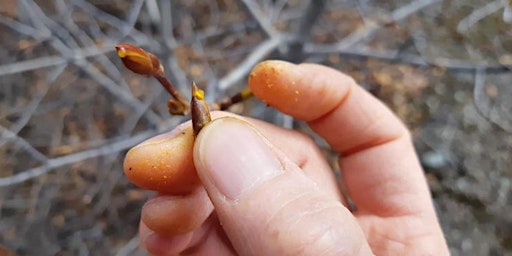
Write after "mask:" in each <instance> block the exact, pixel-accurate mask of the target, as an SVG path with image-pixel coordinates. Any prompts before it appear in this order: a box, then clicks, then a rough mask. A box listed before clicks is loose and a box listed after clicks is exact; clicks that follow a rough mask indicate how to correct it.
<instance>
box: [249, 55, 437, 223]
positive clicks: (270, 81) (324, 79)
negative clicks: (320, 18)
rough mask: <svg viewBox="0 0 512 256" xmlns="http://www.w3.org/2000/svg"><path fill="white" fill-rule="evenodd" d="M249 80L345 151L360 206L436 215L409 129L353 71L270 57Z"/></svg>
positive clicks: (345, 168) (267, 98) (353, 193)
mask: <svg viewBox="0 0 512 256" xmlns="http://www.w3.org/2000/svg"><path fill="white" fill-rule="evenodd" d="M249 86H250V88H251V90H252V91H253V92H254V94H255V95H256V96H257V97H258V98H260V99H262V100H263V101H264V102H266V103H267V104H269V105H270V106H273V107H275V108H277V109H279V110H280V111H283V112H285V113H287V114H289V115H292V116H294V117H296V118H299V119H302V120H305V121H307V122H308V124H309V125H310V126H311V128H312V129H313V130H314V131H315V132H317V133H318V134H319V135H321V136H322V137H323V138H325V139H326V140H327V142H328V143H329V144H330V145H331V146H332V148H333V149H335V150H336V151H338V152H340V153H341V155H342V158H341V160H340V167H341V168H342V170H343V177H344V181H345V183H346V186H347V189H348V190H349V192H350V194H351V196H352V197H353V199H354V202H355V203H356V205H357V206H358V209H360V210H361V211H360V212H365V211H366V212H372V213H374V214H385V215H393V214H406V213H411V212H417V211H420V212H428V213H430V214H432V215H433V213H434V211H433V207H432V204H431V202H430V197H429V193H428V189H427V186H426V182H425V179H424V177H423V174H422V171H421V167H420V166H419V165H418V161H417V159H416V157H415V153H414V149H413V147H412V143H411V142H410V138H409V133H408V131H407V129H406V128H405V126H404V125H403V124H402V123H401V122H400V121H399V120H398V118H397V117H396V116H395V115H394V114H393V113H392V112H391V111H390V110H389V109H388V108H386V107H385V106H384V105H383V104H382V103H381V102H380V101H379V100H377V99H376V98H374V97H373V96H372V95H370V94H369V93H367V92H366V91H365V90H363V89H362V88H361V87H359V86H357V85H356V84H355V82H354V81H353V80H352V79H351V78H350V77H348V76H346V75H344V74H342V73H340V72H338V71H336V70H334V69H331V68H328V67H325V66H320V65H314V64H301V65H294V64H291V63H287V62H282V61H267V62H263V63H261V64H259V65H258V66H257V67H256V68H255V69H254V70H253V72H252V73H251V75H250V78H249ZM384 211H385V213H384Z"/></svg>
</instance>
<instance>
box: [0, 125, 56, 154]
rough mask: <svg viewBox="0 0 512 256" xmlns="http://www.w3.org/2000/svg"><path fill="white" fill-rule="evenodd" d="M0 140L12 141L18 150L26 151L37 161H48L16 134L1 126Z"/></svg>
mask: <svg viewBox="0 0 512 256" xmlns="http://www.w3.org/2000/svg"><path fill="white" fill-rule="evenodd" d="M0 138H2V139H5V140H6V141H13V142H14V144H16V145H18V146H19V147H20V148H22V149H24V150H25V151H27V153H29V154H30V155H31V156H32V157H34V158H35V159H37V160H38V161H41V162H45V161H47V160H48V158H47V157H46V156H45V155H43V153H41V152H39V150H37V149H35V148H34V147H33V146H32V145H31V144H30V143H29V142H27V141H26V140H25V139H23V138H21V137H19V136H18V135H17V134H15V133H13V132H11V131H9V129H7V128H5V127H3V126H0Z"/></svg>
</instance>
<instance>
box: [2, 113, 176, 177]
mask: <svg viewBox="0 0 512 256" xmlns="http://www.w3.org/2000/svg"><path fill="white" fill-rule="evenodd" d="M174 125H175V124H174V123H172V124H165V125H163V126H162V127H160V128H159V129H158V130H157V131H155V130H146V131H144V132H141V133H139V134H137V135H135V136H133V137H129V138H126V139H122V140H117V141H115V140H114V141H105V144H104V145H103V146H101V147H98V148H92V149H87V150H84V151H81V152H78V153H74V154H69V155H64V156H61V157H56V158H52V159H48V160H46V161H44V164H43V165H42V166H39V167H35V168H31V169H28V170H25V171H22V172H20V173H18V174H15V175H13V176H9V177H3V178H0V187H6V186H12V185H16V184H19V183H22V182H24V181H27V180H30V179H33V178H36V177H39V176H40V175H43V174H46V173H48V172H50V171H52V170H55V169H56V168H58V167H62V166H65V165H68V164H72V163H76V162H79V161H83V160H86V159H90V158H94V157H98V156H104V155H112V154H116V153H119V152H120V151H123V150H126V149H128V148H130V147H132V146H133V145H135V144H137V143H140V142H142V141H143V140H145V139H147V138H149V137H151V136H154V135H155V134H156V133H157V132H159V131H163V130H167V129H169V128H170V127H173V126H174ZM2 132H5V130H3V131H2ZM7 133H9V132H7ZM16 138H19V137H16ZM19 139H20V140H22V139H21V138H19ZM20 143H23V142H22V141H20ZM25 144H27V147H29V148H31V147H32V146H30V144H28V143H26V142H25ZM42 157H44V156H42ZM44 158H46V157H44Z"/></svg>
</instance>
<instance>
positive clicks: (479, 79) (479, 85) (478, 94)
mask: <svg viewBox="0 0 512 256" xmlns="http://www.w3.org/2000/svg"><path fill="white" fill-rule="evenodd" d="M485 79H486V73H485V70H483V69H477V70H476V71H475V85H474V86H473V101H474V104H475V109H476V111H477V112H478V113H479V114H480V116H482V117H483V118H484V119H485V120H487V122H489V123H490V124H492V125H493V126H496V127H497V128H499V129H501V130H503V131H505V132H508V133H512V128H510V127H506V126H504V125H502V124H500V123H499V122H496V121H494V120H492V118H491V116H490V112H491V110H490V109H487V111H486V110H484V109H483V108H482V106H481V105H480V104H479V103H481V102H482V101H484V97H485V96H484V90H485Z"/></svg>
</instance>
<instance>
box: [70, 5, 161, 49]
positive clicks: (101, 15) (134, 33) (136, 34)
mask: <svg viewBox="0 0 512 256" xmlns="http://www.w3.org/2000/svg"><path fill="white" fill-rule="evenodd" d="M72 2H73V4H74V5H76V6H79V7H80V8H82V9H83V10H84V11H85V12H87V13H90V14H91V16H92V17H97V18H98V19H101V20H103V21H105V22H107V23H109V24H110V25H112V26H113V27H117V28H119V30H120V31H121V33H122V35H121V37H124V36H126V35H130V36H131V37H132V38H133V39H134V40H135V41H136V42H137V45H146V44H148V43H154V39H152V38H150V37H148V36H147V35H146V34H144V33H142V32H140V31H138V30H137V29H135V28H134V27H133V25H134V24H135V22H134V21H132V22H133V24H127V23H126V22H124V21H122V20H120V19H119V18H117V17H115V16H113V15H111V14H109V13H106V12H104V11H102V10H100V9H99V8H97V7H96V6H94V5H92V4H91V3H89V2H87V1H85V0H73V1H72Z"/></svg>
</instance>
